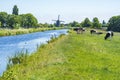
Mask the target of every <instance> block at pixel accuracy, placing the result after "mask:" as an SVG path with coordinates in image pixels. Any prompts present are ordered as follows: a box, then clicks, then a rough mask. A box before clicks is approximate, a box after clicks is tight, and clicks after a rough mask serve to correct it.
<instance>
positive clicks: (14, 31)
mask: <svg viewBox="0 0 120 80" xmlns="http://www.w3.org/2000/svg"><path fill="white" fill-rule="evenodd" d="M57 29H63V28H61V27H59V28H58V27H54V28H29V29H24V28H20V29H0V37H1V36H12V35H20V34H28V33H33V32H41V31H46V30H57Z"/></svg>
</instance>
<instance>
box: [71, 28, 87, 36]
mask: <svg viewBox="0 0 120 80" xmlns="http://www.w3.org/2000/svg"><path fill="white" fill-rule="evenodd" d="M73 30H74V31H76V32H77V34H80V33H83V32H84V31H85V28H81V27H77V28H74V29H73Z"/></svg>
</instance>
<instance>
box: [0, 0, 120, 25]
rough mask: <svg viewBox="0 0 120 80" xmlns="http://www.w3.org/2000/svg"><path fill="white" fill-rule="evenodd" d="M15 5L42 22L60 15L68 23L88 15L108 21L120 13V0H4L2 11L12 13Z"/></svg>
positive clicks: (0, 3)
mask: <svg viewBox="0 0 120 80" xmlns="http://www.w3.org/2000/svg"><path fill="white" fill-rule="evenodd" d="M14 5H17V6H18V8H19V14H26V13H32V14H33V15H34V16H35V17H36V18H37V19H38V21H39V22H40V23H45V22H47V23H53V21H52V20H55V19H57V16H58V15H60V19H61V20H63V21H65V22H66V23H68V22H72V21H74V20H75V21H79V22H81V21H83V20H84V19H85V18H86V17H88V18H89V19H90V20H91V21H92V19H93V18H94V17H98V18H99V20H100V21H102V20H106V21H108V20H109V18H110V17H112V16H116V15H120V0H2V1H1V2H0V12H2V11H4V12H7V13H9V14H11V13H12V8H13V6H14Z"/></svg>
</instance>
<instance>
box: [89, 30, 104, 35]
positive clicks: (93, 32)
mask: <svg viewBox="0 0 120 80" xmlns="http://www.w3.org/2000/svg"><path fill="white" fill-rule="evenodd" d="M90 33H91V34H98V35H100V34H103V32H97V31H95V30H90Z"/></svg>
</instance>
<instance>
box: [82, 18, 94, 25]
mask: <svg viewBox="0 0 120 80" xmlns="http://www.w3.org/2000/svg"><path fill="white" fill-rule="evenodd" d="M81 25H82V27H91V26H92V23H91V22H90V20H89V19H88V18H85V20H84V21H83V22H82V23H81Z"/></svg>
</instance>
